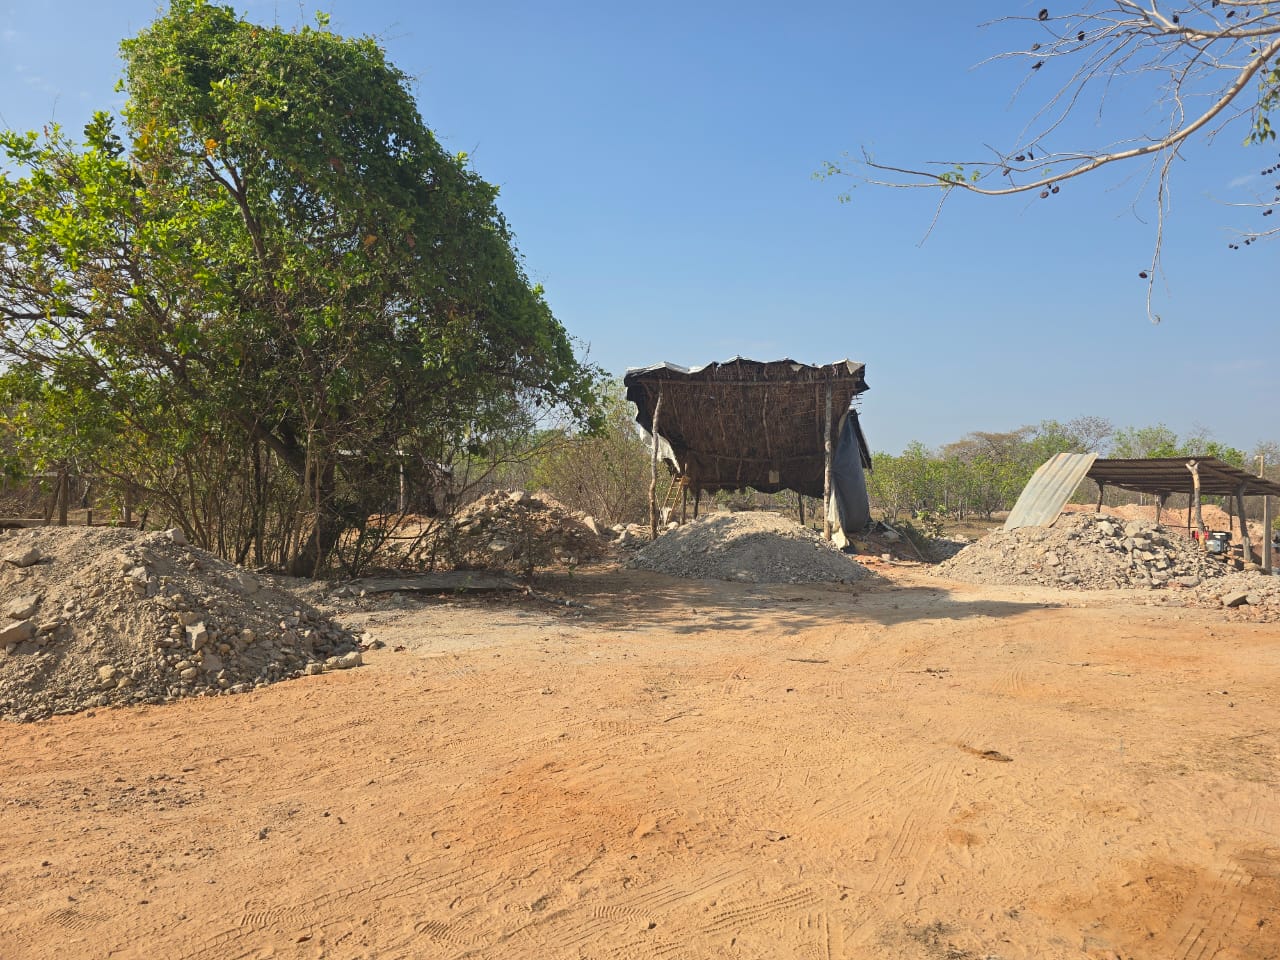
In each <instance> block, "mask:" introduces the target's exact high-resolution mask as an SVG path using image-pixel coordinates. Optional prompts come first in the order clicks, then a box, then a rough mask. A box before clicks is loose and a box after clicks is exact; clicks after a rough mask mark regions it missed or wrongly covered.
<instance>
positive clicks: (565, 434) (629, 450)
mask: <svg viewBox="0 0 1280 960" xmlns="http://www.w3.org/2000/svg"><path fill="white" fill-rule="evenodd" d="M602 406H603V410H604V419H603V423H602V424H600V425H599V426H598V428H597V429H594V430H591V431H585V432H579V431H573V430H564V431H560V436H559V437H558V438H557V441H558V442H556V443H554V444H551V445H550V446H548V447H547V449H546V452H545V453H544V454H543V455H542V456H541V457H539V459H538V460H537V462H536V463H535V465H534V468H533V472H532V475H531V477H530V480H531V483H532V485H533V486H535V487H541V488H545V489H546V490H549V491H550V492H551V494H552V495H553V496H554V497H555V498H556V499H557V500H559V501H560V502H561V503H563V504H565V505H566V506H568V507H572V508H573V509H575V510H581V511H583V512H584V513H588V514H590V515H591V516H593V517H595V518H596V519H597V520H601V521H603V522H604V523H605V524H608V525H613V524H617V523H641V522H643V521H644V520H645V519H646V518H647V517H648V511H649V506H648V504H649V476H650V450H649V447H648V445H647V444H646V443H645V442H644V440H643V438H642V437H641V436H640V432H639V430H638V429H637V428H636V423H635V419H634V410H633V407H632V405H631V404H630V403H629V402H628V401H627V399H626V394H625V393H624V391H623V388H622V384H620V383H617V382H613V383H610V384H608V385H607V387H606V390H605V393H604V397H603V403H602ZM664 472H665V471H664Z"/></svg>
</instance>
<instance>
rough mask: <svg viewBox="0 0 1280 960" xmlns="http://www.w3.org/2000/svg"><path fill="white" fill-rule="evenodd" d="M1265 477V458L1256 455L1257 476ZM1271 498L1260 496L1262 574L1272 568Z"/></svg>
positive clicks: (1264, 495)
mask: <svg viewBox="0 0 1280 960" xmlns="http://www.w3.org/2000/svg"><path fill="white" fill-rule="evenodd" d="M1266 475H1267V458H1266V457H1265V456H1263V455H1262V454H1258V476H1260V477H1263V478H1264V479H1265V477H1266ZM1271 523H1272V517H1271V498H1270V497H1269V496H1267V495H1266V494H1265V493H1264V494H1263V495H1262V572H1263V573H1270V572H1271V569H1272V566H1271V561H1272V559H1273V558H1272V556H1271V554H1272V549H1271V541H1272V539H1273V537H1274V534H1272V532H1271Z"/></svg>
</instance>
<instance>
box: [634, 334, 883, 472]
mask: <svg viewBox="0 0 1280 960" xmlns="http://www.w3.org/2000/svg"><path fill="white" fill-rule="evenodd" d="M864 370H865V366H864V365H863V364H861V363H857V362H855V361H852V360H841V361H838V362H836V363H830V364H826V365H824V366H813V365H810V364H804V363H798V362H796V361H795V360H790V359H786V360H771V361H760V360H750V359H747V358H746V357H734V358H733V359H732V360H727V361H725V362H723V363H709V364H707V365H705V366H702V367H693V368H687V367H682V366H678V365H676V364H673V363H660V364H655V365H654V366H650V367H640V368H634V369H631V370H628V371H627V374H626V376H625V377H624V378H623V383H624V384H625V385H626V388H627V399H628V400H630V401H631V402H632V403H634V404H635V405H636V410H637V414H636V420H637V422H639V424H640V425H641V426H642V427H644V429H645V430H647V431H649V432H650V433H652V432H653V415H654V410H655V409H656V408H657V403H658V398H659V397H662V398H663V401H662V409H661V412H660V413H659V414H658V431H657V432H658V435H659V437H660V438H661V439H662V440H664V441H665V442H666V444H667V445H668V446H669V447H670V451H671V457H672V459H673V461H674V465H675V466H676V468H677V469H678V470H679V471H680V472H681V473H682V474H684V475H685V476H687V477H688V478H689V480H690V482H691V483H692V484H694V485H696V486H697V487H699V488H701V489H703V490H717V489H722V488H731V489H732V488H739V487H744V486H750V487H754V488H756V489H757V490H762V491H765V492H772V491H776V490H782V489H790V490H798V491H800V492H802V493H805V494H806V495H809V496H822V480H823V472H824V462H825V439H826V438H825V437H824V435H823V421H824V418H825V406H826V389H827V385H828V384H830V385H831V387H832V418H831V441H832V443H833V445H834V444H835V443H836V442H837V440H838V438H839V431H840V426H841V421H842V419H843V417H844V416H845V414H846V411H849V406H850V403H851V402H852V400H853V398H854V397H856V396H857V395H858V394H860V393H863V392H864V391H866V390H867V389H868V387H867V381H866V378H865V376H864ZM850 415H851V416H853V417H854V418H855V420H854V425H855V428H856V429H857V431H858V439H859V442H860V443H861V444H862V450H863V463H864V466H865V467H869V466H870V457H869V455H868V454H867V453H866V442H865V439H864V438H863V437H862V436H861V428H860V427H859V426H858V424H857V420H856V416H857V415H856V414H853V413H850Z"/></svg>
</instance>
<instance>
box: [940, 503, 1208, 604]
mask: <svg viewBox="0 0 1280 960" xmlns="http://www.w3.org/2000/svg"><path fill="white" fill-rule="evenodd" d="M936 570H937V572H938V573H939V574H940V575H943V576H947V577H950V578H952V579H955V580H965V581H968V582H970V583H1003V584H1041V585H1046V586H1054V587H1064V588H1068V589H1073V590H1112V589H1117V588H1121V587H1151V588H1160V587H1166V586H1169V585H1170V584H1176V585H1178V586H1181V587H1188V588H1190V587H1198V586H1199V585H1200V584H1201V583H1202V582H1204V581H1206V580H1210V579H1214V578H1219V577H1222V576H1224V575H1225V574H1226V573H1227V572H1228V568H1227V567H1226V565H1225V564H1223V563H1221V562H1220V561H1218V560H1215V559H1213V558H1212V557H1209V556H1207V555H1206V554H1205V553H1204V551H1203V550H1201V549H1200V547H1199V546H1198V545H1197V544H1195V543H1194V542H1193V541H1190V540H1187V539H1186V538H1185V537H1182V536H1181V535H1179V534H1177V533H1174V532H1172V531H1169V530H1166V529H1165V528H1164V527H1158V526H1156V525H1155V524H1153V523H1151V522H1149V521H1145V520H1130V521H1128V522H1122V521H1118V520H1116V519H1115V518H1113V517H1108V516H1104V515H1098V514H1082V513H1064V514H1063V515H1062V516H1060V517H1059V518H1058V520H1057V522H1056V523H1055V524H1054V525H1053V526H1052V527H1022V528H1020V529H1018V530H1011V531H1008V532H1005V531H997V532H996V533H992V534H989V535H987V536H985V537H983V538H982V539H981V540H979V541H978V542H977V543H974V544H972V545H971V546H969V547H966V548H965V549H964V550H961V551H960V552H959V553H957V554H956V555H955V556H954V557H952V558H951V559H950V560H946V561H944V562H943V563H940V564H938V566H937V567H936Z"/></svg>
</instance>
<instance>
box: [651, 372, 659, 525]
mask: <svg viewBox="0 0 1280 960" xmlns="http://www.w3.org/2000/svg"><path fill="white" fill-rule="evenodd" d="M661 413H662V393H661V392H659V393H658V402H657V403H656V404H654V406H653V431H652V433H653V452H652V460H651V462H650V464H649V535H650V536H651V537H652V538H653V539H654V540H657V539H658V416H659V414H661Z"/></svg>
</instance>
